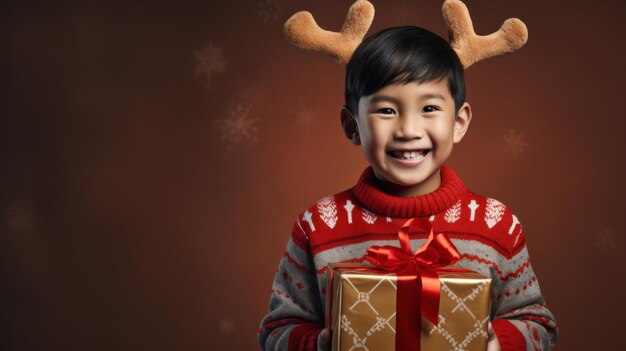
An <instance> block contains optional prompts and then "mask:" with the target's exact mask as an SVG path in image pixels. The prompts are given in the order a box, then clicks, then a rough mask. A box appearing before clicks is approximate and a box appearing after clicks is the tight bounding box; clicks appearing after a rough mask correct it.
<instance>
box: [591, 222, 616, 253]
mask: <svg viewBox="0 0 626 351" xmlns="http://www.w3.org/2000/svg"><path fill="white" fill-rule="evenodd" d="M593 246H594V247H595V249H596V251H597V252H598V253H600V254H603V253H605V252H607V251H608V250H609V249H612V248H613V247H615V233H613V229H611V228H605V229H604V230H599V231H597V232H596V233H595V235H594V242H593Z"/></svg>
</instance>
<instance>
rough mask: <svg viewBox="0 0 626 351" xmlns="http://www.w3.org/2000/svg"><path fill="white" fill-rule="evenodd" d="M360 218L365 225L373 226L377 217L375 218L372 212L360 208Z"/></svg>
mask: <svg viewBox="0 0 626 351" xmlns="http://www.w3.org/2000/svg"><path fill="white" fill-rule="evenodd" d="M361 217H362V218H363V220H364V221H365V223H368V224H374V222H376V219H377V218H378V217H376V215H375V214H373V213H372V212H370V211H368V210H366V209H364V208H362V207H361Z"/></svg>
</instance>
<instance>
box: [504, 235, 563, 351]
mask: <svg viewBox="0 0 626 351" xmlns="http://www.w3.org/2000/svg"><path fill="white" fill-rule="evenodd" d="M520 231H521V230H520ZM518 240H519V242H518V247H519V248H521V249H520V250H519V252H518V253H517V254H516V255H514V256H513V257H511V258H510V259H506V258H502V259H501V261H500V262H498V267H500V270H501V271H500V272H497V274H495V276H496V279H495V280H494V285H493V286H494V294H493V296H494V306H495V318H494V320H493V322H492V325H493V329H494V332H495V333H496V336H497V337H498V340H499V342H500V346H501V348H502V351H521V350H533V351H534V350H542V351H547V350H550V349H551V348H552V347H553V346H554V344H555V343H556V339H557V335H558V331H557V326H556V321H555V319H554V316H553V315H552V313H551V312H550V310H548V307H547V306H546V303H545V301H544V298H543V296H542V295H541V291H540V289H539V282H538V281H537V277H536V275H535V273H534V271H533V268H532V266H531V264H530V258H529V256H528V250H527V247H526V243H525V242H524V238H523V234H522V233H521V232H520V233H519V236H518Z"/></svg>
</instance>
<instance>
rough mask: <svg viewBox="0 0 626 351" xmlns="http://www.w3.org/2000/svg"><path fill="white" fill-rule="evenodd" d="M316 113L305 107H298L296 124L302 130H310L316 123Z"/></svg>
mask: <svg viewBox="0 0 626 351" xmlns="http://www.w3.org/2000/svg"><path fill="white" fill-rule="evenodd" d="M316 114H317V113H316V112H315V111H313V110H311V109H309V108H307V107H305V106H304V105H301V106H300V110H299V111H298V112H297V113H296V124H298V126H300V127H303V128H307V129H308V128H311V127H312V126H313V125H314V124H315V122H316V118H315V117H316Z"/></svg>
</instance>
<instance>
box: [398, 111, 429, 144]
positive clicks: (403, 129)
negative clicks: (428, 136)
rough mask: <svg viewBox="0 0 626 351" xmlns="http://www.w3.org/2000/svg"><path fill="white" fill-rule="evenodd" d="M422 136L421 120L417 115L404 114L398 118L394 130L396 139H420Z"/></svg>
mask: <svg viewBox="0 0 626 351" xmlns="http://www.w3.org/2000/svg"><path fill="white" fill-rule="evenodd" d="M423 136H424V128H423V125H422V120H421V118H420V117H417V116H406V117H404V116H403V117H402V118H399V119H398V125H397V128H396V130H395V132H394V138H396V139H406V140H411V139H421V138H422V137H423Z"/></svg>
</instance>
